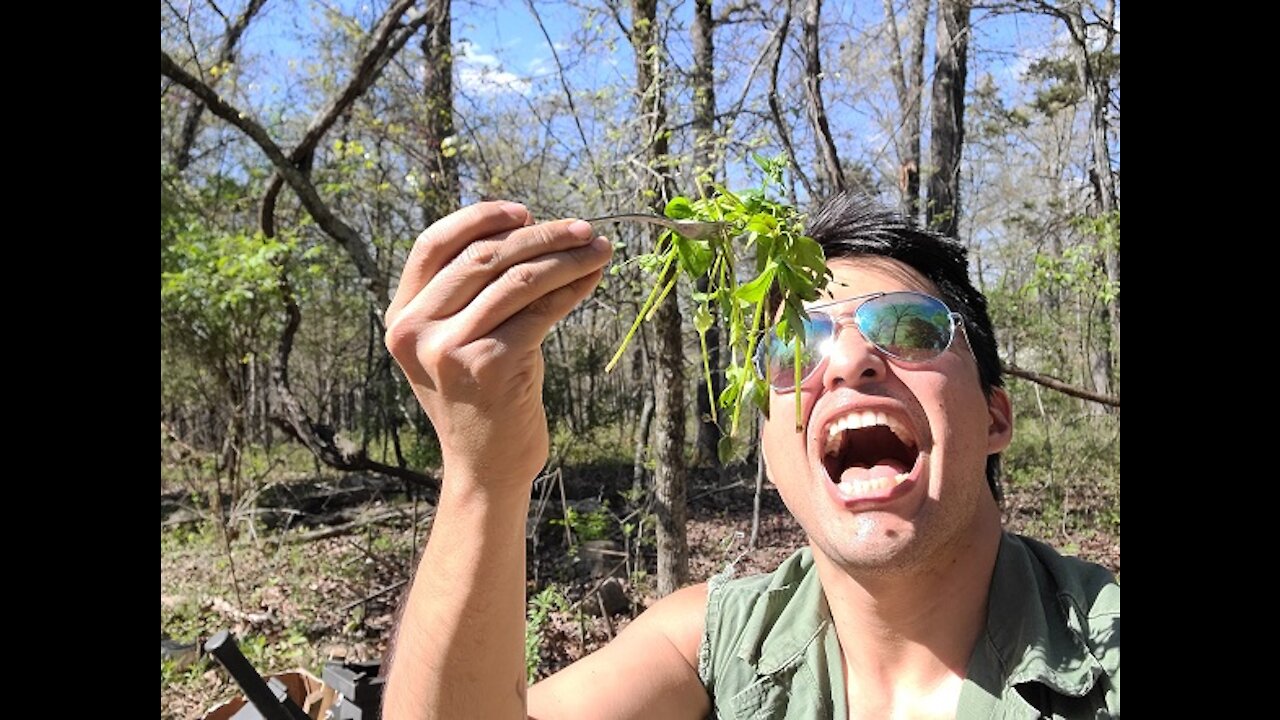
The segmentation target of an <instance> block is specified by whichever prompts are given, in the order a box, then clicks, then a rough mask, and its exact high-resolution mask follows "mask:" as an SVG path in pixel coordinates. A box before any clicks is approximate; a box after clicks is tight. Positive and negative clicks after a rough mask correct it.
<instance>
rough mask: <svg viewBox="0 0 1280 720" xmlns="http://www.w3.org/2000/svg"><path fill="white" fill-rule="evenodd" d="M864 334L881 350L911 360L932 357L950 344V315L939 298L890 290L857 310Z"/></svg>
mask: <svg viewBox="0 0 1280 720" xmlns="http://www.w3.org/2000/svg"><path fill="white" fill-rule="evenodd" d="M854 317H855V318H856V319H857V323H858V328H859V329H860V330H861V331H862V334H863V335H864V336H865V337H866V338H867V340H869V341H870V342H872V343H874V344H875V345H876V346H877V347H879V348H880V349H881V350H883V351H885V352H887V353H889V354H890V355H893V356H894V357H897V358H901V359H903V360H907V361H909V362H923V361H925V360H932V359H933V358H935V357H937V356H938V355H940V354H941V353H942V352H943V351H944V350H946V349H947V346H948V345H950V344H951V314H950V312H949V311H948V310H947V306H946V305H943V304H942V303H941V302H939V301H938V300H935V299H933V298H930V297H927V296H924V295H915V294H911V293H890V294H888V295H882V296H881V297H878V298H872V299H871V300H868V301H867V302H865V303H863V304H862V305H861V306H860V307H859V308H858V310H857V311H856V312H855V313H854Z"/></svg>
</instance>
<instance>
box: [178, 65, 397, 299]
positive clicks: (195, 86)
mask: <svg viewBox="0 0 1280 720" xmlns="http://www.w3.org/2000/svg"><path fill="white" fill-rule="evenodd" d="M160 74H161V75H164V76H165V77H168V78H170V79H172V80H174V81H175V82H177V83H178V84H179V85H182V86H183V87H185V88H186V89H188V90H190V91H191V92H192V93H194V94H195V96H196V97H197V98H199V99H200V100H202V101H203V102H204V103H205V105H208V106H209V110H210V111H211V112H213V114H214V115H217V116H218V117H220V118H222V119H223V120H226V121H227V122H228V123H230V124H232V125H233V126H235V127H236V128H238V129H239V130H240V131H241V132H243V133H244V134H245V135H248V136H249V138H250V139H251V140H253V142H254V143H255V144H257V146H258V147H259V148H260V149H261V150H262V152H263V153H264V154H266V156H267V158H268V159H269V160H271V164H272V165H274V166H275V167H276V170H277V171H278V172H280V174H282V175H283V176H284V179H285V181H286V182H288V183H289V187H291V188H293V191H294V192H295V193H297V194H298V198H299V199H300V200H301V201H302V206H303V207H304V208H306V210H307V212H309V213H310V214H311V217H312V218H314V219H315V221H316V224H317V225H319V226H320V229H321V230H323V231H324V232H325V233H327V234H328V235H329V236H330V237H332V238H333V239H334V240H336V241H337V242H338V244H339V245H341V246H342V248H343V249H344V250H346V251H347V254H348V255H350V256H351V259H352V261H353V262H354V263H355V265H356V269H357V270H359V272H360V275H361V277H363V278H365V279H366V281H370V282H372V281H373V279H374V278H376V277H377V269H378V268H377V264H376V263H375V262H374V260H373V257H372V256H371V255H369V251H368V249H367V248H365V246H364V241H363V239H362V238H361V237H360V235H359V233H357V232H356V231H355V229H354V228H352V227H351V226H350V225H347V224H346V223H345V222H343V221H342V220H340V219H339V218H338V217H336V216H335V215H334V214H333V212H332V211H330V210H329V206H328V205H326V204H325V202H324V200H322V199H320V195H319V193H317V192H316V189H315V186H314V185H312V184H311V181H310V180H309V179H308V178H307V176H306V175H304V174H303V173H302V171H301V170H299V169H298V168H297V167H296V166H294V164H293V163H291V162H289V158H287V157H285V154H284V151H283V150H281V149H280V146H279V145H276V143H275V141H274V140H272V139H271V136H270V135H268V134H267V131H266V130H265V129H264V128H263V127H262V126H261V125H259V124H258V123H257V122H255V121H254V120H252V119H251V118H250V117H249V116H248V115H247V114H246V113H244V112H241V111H240V110H239V109H237V108H236V107H235V106H233V105H231V104H230V103H228V102H227V101H226V100H223V99H222V97H221V96H220V95H218V93H217V92H215V91H214V90H213V88H210V87H209V86H208V85H206V84H204V83H203V82H201V81H200V80H199V78H196V77H195V76H193V75H191V73H189V72H187V71H186V70H183V69H182V68H181V67H179V66H178V64H177V63H176V62H174V60H173V58H171V57H169V55H168V53H166V52H165V51H164V50H161V51H160ZM376 302H377V303H379V304H380V305H381V304H384V303H386V298H377V299H376Z"/></svg>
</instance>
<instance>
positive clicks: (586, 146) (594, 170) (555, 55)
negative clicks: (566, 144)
mask: <svg viewBox="0 0 1280 720" xmlns="http://www.w3.org/2000/svg"><path fill="white" fill-rule="evenodd" d="M524 4H525V6H526V7H528V8H529V12H530V13H531V14H532V15H533V19H534V20H535V21H537V23H538V29H539V30H541V31H542V37H544V38H546V40H547V47H548V48H550V49H551V58H552V59H553V60H555V63H556V75H557V76H558V77H559V78H560V87H561V88H563V89H564V97H565V99H566V100H567V101H568V102H569V112H570V113H572V115H573V124H574V125H576V126H577V128H578V137H579V138H581V139H582V150H583V152H585V153H586V154H587V162H588V163H590V164H591V174H592V175H594V176H595V178H596V183H597V184H598V185H599V186H600V194H601V195H604V194H605V193H607V192H608V187H609V186H608V184H607V183H606V182H605V181H604V176H603V175H601V174H600V166H599V165H597V164H596V157H595V154H594V153H592V152H591V143H590V142H588V141H587V133H586V132H584V131H583V129H582V120H581V119H580V118H579V117H578V107H577V106H576V105H574V103H573V91H572V90H570V89H569V81H568V80H566V79H565V73H564V65H563V64H561V62H560V53H559V52H558V51H556V44H555V43H554V42H552V41H551V35H550V34H548V33H547V26H546V25H544V24H543V23H542V16H541V15H539V14H538V8H537V7H536V6H535V5H534V4H533V0H525V3H524Z"/></svg>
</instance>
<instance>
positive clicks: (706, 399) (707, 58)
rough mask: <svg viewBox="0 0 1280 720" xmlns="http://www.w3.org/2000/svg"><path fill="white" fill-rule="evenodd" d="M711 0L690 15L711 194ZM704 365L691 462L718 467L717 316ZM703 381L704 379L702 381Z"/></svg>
mask: <svg viewBox="0 0 1280 720" xmlns="http://www.w3.org/2000/svg"><path fill="white" fill-rule="evenodd" d="M713 29H714V22H713V20H712V18H711V0H697V3H696V8H695V10H694V18H693V173H694V178H695V182H697V183H698V185H699V186H700V187H701V188H702V192H703V193H704V194H705V195H706V196H707V197H710V195H711V192H712V182H713V181H714V180H715V168H716V166H717V165H718V163H719V160H718V156H719V153H718V152H717V150H716V128H715V122H716V85H715V76H714V72H713V70H714V67H715V66H714V61H715V60H714V58H715V55H714V44H713V40H712V30H713ZM697 287H698V292H701V293H705V292H707V290H708V280H707V278H706V276H703V277H700V278H698V282H697ZM707 366H708V367H710V368H711V390H710V393H709V394H708V391H707V389H706V388H704V387H702V385H703V383H702V382H699V383H695V386H696V387H697V388H698V389H697V391H696V392H695V393H694V398H695V399H696V401H697V412H698V437H697V439H696V440H695V441H694V450H693V465H694V467H697V468H709V469H712V470H714V469H717V468H719V467H720V453H719V447H720V427H719V426H718V425H716V424H715V423H714V422H712V421H711V413H712V409H713V406H712V402H713V398H719V397H720V391H721V388H723V386H724V380H723V375H722V374H721V373H722V370H721V368H720V322H719V319H718V318H717V319H716V320H715V321H714V322H712V324H711V327H710V328H708V329H707ZM704 382H705V381H704Z"/></svg>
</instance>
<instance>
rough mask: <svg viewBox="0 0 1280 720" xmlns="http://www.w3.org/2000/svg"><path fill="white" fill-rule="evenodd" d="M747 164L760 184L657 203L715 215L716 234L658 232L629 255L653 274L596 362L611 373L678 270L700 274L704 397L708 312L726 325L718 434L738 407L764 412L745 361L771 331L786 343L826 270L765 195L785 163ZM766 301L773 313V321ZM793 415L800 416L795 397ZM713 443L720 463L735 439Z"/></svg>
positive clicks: (756, 379) (797, 224) (755, 375)
mask: <svg viewBox="0 0 1280 720" xmlns="http://www.w3.org/2000/svg"><path fill="white" fill-rule="evenodd" d="M752 160H753V161H754V162H755V164H756V166H757V167H758V168H759V169H760V171H761V172H762V174H763V179H762V181H761V184H760V187H758V188H751V189H749V190H745V191H741V192H736V193H735V192H731V191H730V190H728V189H726V188H725V187H724V186H722V185H719V184H715V185H713V188H714V190H713V192H712V194H711V196H710V197H704V198H700V199H698V200H690V199H689V198H686V197H683V196H678V197H674V198H672V199H671V200H670V201H669V202H668V203H667V207H666V210H665V214H666V216H667V217H670V218H673V219H677V220H684V219H692V220H704V221H719V222H723V223H725V225H726V228H725V231H724V232H723V233H721V234H720V235H719V236H718V237H713V238H710V239H705V240H695V239H692V238H686V237H683V236H681V235H678V234H676V233H673V232H670V231H666V232H663V233H662V235H661V236H660V237H659V239H658V244H657V247H656V248H655V249H654V251H653V252H651V253H647V254H644V255H640V256H638V257H636V258H635V260H634V262H636V263H637V264H639V265H640V267H641V268H643V269H644V270H646V271H647V272H649V273H651V274H654V275H656V276H657V278H656V281H655V283H654V285H653V288H652V290H651V291H650V292H649V295H648V298H647V299H646V300H645V303H644V305H643V307H642V308H641V310H640V312H639V314H638V315H637V316H636V319H635V322H634V323H633V324H632V326H631V330H630V331H629V332H628V333H627V335H626V337H625V338H623V340H622V343H621V344H620V346H619V347H618V350H617V352H616V353H615V354H614V357H613V359H612V360H611V361H610V362H609V365H608V366H606V370H611V369H613V367H614V366H615V365H616V364H617V362H618V360H619V359H620V358H621V357H622V353H623V351H624V350H625V349H626V347H627V344H628V343H629V342H630V341H631V338H632V336H633V335H634V334H635V332H636V330H637V328H638V327H639V324H640V323H641V322H643V321H644V320H647V319H650V318H652V316H653V314H654V313H655V312H656V310H657V307H658V305H659V304H660V303H661V302H662V301H663V299H665V298H666V296H667V294H668V293H670V292H671V290H672V289H673V288H674V287H675V285H676V283H677V281H678V280H679V276H680V274H681V273H683V274H684V275H685V276H687V277H688V279H689V280H690V281H691V282H693V281H696V280H697V279H698V278H700V277H705V278H707V281H708V282H707V292H705V293H697V292H695V293H693V294H692V300H693V302H694V303H695V308H694V327H695V328H696V329H697V331H698V335H699V338H700V343H701V346H702V361H703V364H702V369H703V376H704V380H705V382H706V386H707V390H708V392H709V393H710V392H711V388H712V382H711V368H710V365H709V363H708V352H707V338H706V333H707V331H708V330H709V329H710V328H711V326H712V324H713V323H714V320H715V318H716V317H719V318H721V319H722V320H723V321H724V323H725V327H726V328H727V330H728V335H729V343H728V345H729V351H730V357H729V359H728V362H727V363H726V368H725V386H724V389H723V390H722V391H721V393H720V396H719V398H714V397H713V398H711V399H712V400H713V402H712V403H711V407H712V418H711V419H712V421H714V422H719V417H718V414H717V413H716V410H715V408H716V407H717V406H719V407H721V408H724V409H725V410H726V412H727V413H728V415H729V417H730V422H729V430H728V432H726V433H724V434H725V436H726V437H727V438H732V437H733V436H735V435H736V434H737V430H738V425H739V418H740V415H741V410H742V405H743V404H744V403H747V402H750V403H754V404H755V405H756V406H757V407H759V408H760V409H761V410H762V411H767V410H768V384H767V383H766V382H765V381H764V378H762V377H761V376H760V373H759V371H758V370H757V369H756V368H755V366H754V364H753V362H752V359H753V358H754V356H755V351H756V345H757V343H759V342H760V341H761V340H762V339H763V338H764V337H765V333H767V332H773V333H776V334H777V336H778V337H780V338H781V339H782V340H783V342H787V343H791V342H793V341H794V340H796V339H797V338H798V337H800V336H801V333H802V332H803V326H802V322H801V321H802V318H803V317H804V316H805V312H804V308H803V306H802V304H801V303H802V302H804V301H811V300H815V299H817V297H818V293H819V292H820V291H821V290H822V289H823V288H824V287H826V284H827V281H828V280H829V279H830V276H831V273H830V270H828V269H827V266H826V258H825V257H824V256H823V253H822V247H821V246H820V245H818V243H817V242H815V241H814V240H813V239H812V238H810V237H807V236H806V235H805V234H804V215H803V214H801V213H800V212H798V211H797V210H796V209H795V208H793V207H791V206H790V205H787V204H785V203H783V202H781V201H778V200H773V199H771V197H770V191H771V190H773V189H774V188H778V187H780V186H781V185H782V178H783V173H784V171H785V169H786V160H785V159H784V158H781V157H777V158H772V159H770V158H765V157H763V156H761V155H759V154H754V153H753V154H752ZM753 249H754V250H755V262H754V264H750V265H749V266H748V267H743V266H742V264H741V263H740V261H739V258H738V253H739V252H743V253H746V252H748V251H751V250H753ZM616 270H617V269H616V268H615V271H616ZM744 273H745V274H746V275H747V276H748V277H750V279H749V280H746V281H745V282H740V281H739V276H740V275H742V274H744ZM775 307H780V308H781V310H782V317H781V320H780V321H779V322H778V323H777V324H776V325H775V324H774V323H773V312H774V308H775ZM795 348H796V352H797V354H798V353H799V352H800V344H799V343H795ZM797 364H798V363H797ZM796 421H797V422H799V421H800V395H799V394H798V393H797V394H796ZM720 449H721V459H722V461H728V459H729V456H731V455H732V454H734V453H735V452H736V451H737V444H736V443H735V441H734V440H732V439H729V440H727V441H725V442H722V443H721V448H720Z"/></svg>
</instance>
